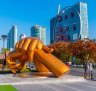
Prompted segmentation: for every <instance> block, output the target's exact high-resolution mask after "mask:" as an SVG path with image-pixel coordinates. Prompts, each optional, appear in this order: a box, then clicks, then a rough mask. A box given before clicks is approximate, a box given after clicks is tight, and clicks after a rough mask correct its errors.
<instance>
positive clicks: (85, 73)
mask: <svg viewBox="0 0 96 91" xmlns="http://www.w3.org/2000/svg"><path fill="white" fill-rule="evenodd" d="M83 66H84V78H85V79H86V77H87V62H84V65H83Z"/></svg>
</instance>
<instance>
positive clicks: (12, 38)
mask: <svg viewBox="0 0 96 91" xmlns="http://www.w3.org/2000/svg"><path fill="white" fill-rule="evenodd" d="M7 36H8V38H7V48H8V49H10V50H13V49H14V46H15V44H16V42H17V27H16V26H14V25H13V26H12V28H11V29H10V31H9V33H8V35H7Z"/></svg>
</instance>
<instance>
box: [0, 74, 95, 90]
mask: <svg viewBox="0 0 96 91" xmlns="http://www.w3.org/2000/svg"><path fill="white" fill-rule="evenodd" d="M26 74H28V73H26ZM26 74H23V75H24V77H21V75H20V76H18V75H15V76H14V75H13V74H0V85H7V84H10V85H13V86H14V87H15V88H16V89H17V90H18V91H96V82H95V81H91V80H85V79H84V78H83V76H73V75H71V74H69V75H65V76H63V77H61V78H55V77H54V76H53V77H48V78H47V77H34V76H28V77H27V76H26ZM28 75H29V74H28Z"/></svg>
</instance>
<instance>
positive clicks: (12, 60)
mask: <svg viewBox="0 0 96 91" xmlns="http://www.w3.org/2000/svg"><path fill="white" fill-rule="evenodd" d="M52 51H53V49H50V48H48V47H47V46H45V45H44V44H43V43H42V42H41V41H40V40H39V39H37V38H32V37H28V38H24V39H22V40H20V41H19V42H17V43H16V46H15V50H14V51H12V52H10V53H9V54H8V56H7V58H6V61H7V65H8V66H9V68H10V69H11V71H12V72H13V73H14V74H15V73H17V72H20V70H21V69H22V68H23V66H24V65H25V63H26V61H27V60H29V61H30V62H34V64H35V66H36V69H37V71H38V72H45V73H48V72H49V71H50V72H52V73H53V74H54V75H55V76H56V77H60V76H62V75H63V74H65V73H66V72H69V70H70V69H69V68H68V67H67V66H66V65H65V64H64V63H63V62H61V61H60V60H59V59H58V58H56V57H55V56H53V55H52V54H51V52H52ZM16 60H18V61H19V64H17V63H16ZM43 75H44V74H43ZM43 75H42V76H43ZM23 76H25V77H26V75H24V74H23Z"/></svg>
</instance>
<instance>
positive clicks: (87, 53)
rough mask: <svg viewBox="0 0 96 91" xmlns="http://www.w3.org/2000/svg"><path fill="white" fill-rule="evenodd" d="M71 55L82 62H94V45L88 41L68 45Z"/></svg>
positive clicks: (95, 47) (95, 45)
mask: <svg viewBox="0 0 96 91" xmlns="http://www.w3.org/2000/svg"><path fill="white" fill-rule="evenodd" d="M70 49H71V52H72V54H73V55H74V56H75V57H77V58H79V59H81V61H82V62H88V61H91V62H96V60H95V59H96V44H95V43H94V42H93V41H91V40H89V39H84V40H78V41H77V42H74V43H71V44H70Z"/></svg>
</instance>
